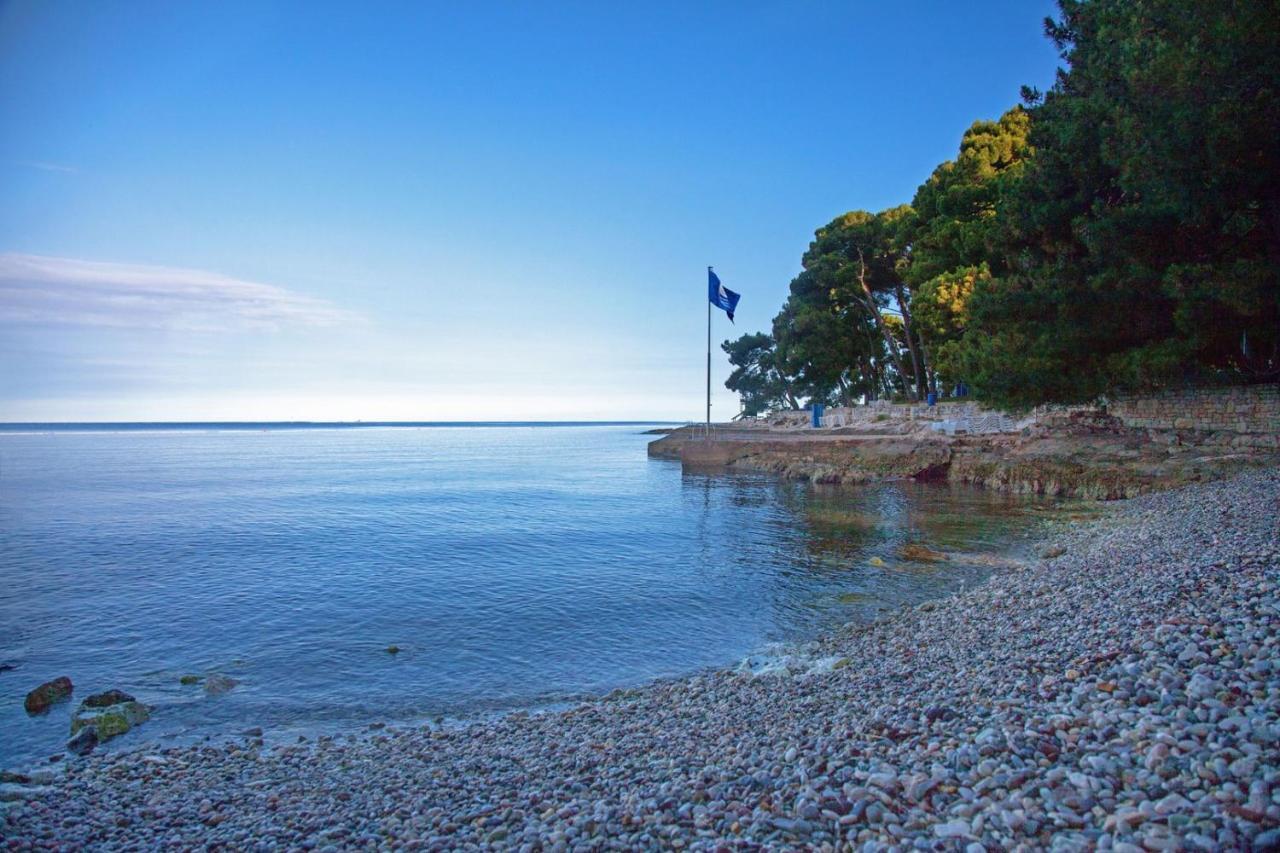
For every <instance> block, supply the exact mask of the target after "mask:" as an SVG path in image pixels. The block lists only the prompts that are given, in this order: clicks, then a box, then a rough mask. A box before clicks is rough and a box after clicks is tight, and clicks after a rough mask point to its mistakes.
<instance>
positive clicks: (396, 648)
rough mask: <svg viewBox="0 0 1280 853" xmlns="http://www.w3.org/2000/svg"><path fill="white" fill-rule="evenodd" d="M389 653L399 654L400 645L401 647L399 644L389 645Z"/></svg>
mask: <svg viewBox="0 0 1280 853" xmlns="http://www.w3.org/2000/svg"><path fill="white" fill-rule="evenodd" d="M387 654H389V655H398V654H400V647H399V646H387Z"/></svg>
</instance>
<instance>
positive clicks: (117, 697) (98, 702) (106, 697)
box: [80, 690, 134, 708]
mask: <svg viewBox="0 0 1280 853" xmlns="http://www.w3.org/2000/svg"><path fill="white" fill-rule="evenodd" d="M133 701H134V698H133V697H132V696H130V695H129V694H128V693H125V692H124V691H123V690H107V691H105V692H103V693H95V694H93V695H92V696H89V697H87V698H86V699H85V700H84V701H83V702H81V703H80V707H82V708H106V707H108V706H111V705H119V704H120V703H121V702H133Z"/></svg>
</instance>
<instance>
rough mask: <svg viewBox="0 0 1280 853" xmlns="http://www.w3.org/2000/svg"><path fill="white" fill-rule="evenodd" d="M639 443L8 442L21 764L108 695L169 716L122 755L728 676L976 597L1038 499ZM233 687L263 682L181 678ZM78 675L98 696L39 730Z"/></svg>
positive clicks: (6, 591) (590, 435)
mask: <svg viewBox="0 0 1280 853" xmlns="http://www.w3.org/2000/svg"><path fill="white" fill-rule="evenodd" d="M640 432H641V429H640V428H639V427H636V426H572V427H569V426H561V427H549V426H537V427H495V426H484V427H425V428H359V429H315V428H310V429H270V430H261V429H248V428H241V429H215V428H210V429H204V430H121V431H66V430H63V431H28V432H19V431H12V430H9V431H4V432H0V664H9V665H12V666H13V667H15V668H14V669H12V670H9V671H4V672H0V766H13V765H19V764H24V763H29V762H31V761H34V760H36V759H42V758H43V757H44V756H48V755H50V754H53V753H57V752H60V751H61V750H62V746H63V743H64V742H65V740H66V737H67V730H68V725H69V722H68V720H69V716H70V713H71V710H72V709H73V707H74V705H75V703H76V702H78V700H79V699H80V698H83V697H84V696H85V695H88V694H89V693H92V692H98V691H101V690H105V689H108V688H120V689H123V690H125V691H127V692H130V693H133V694H134V695H136V696H137V697H138V698H139V699H140V700H142V701H145V702H147V703H148V704H151V705H153V706H154V707H155V710H154V715H153V718H152V720H151V721H150V722H148V723H146V724H145V725H144V726H142V727H141V728H140V729H137V730H135V731H134V732H131V733H129V734H128V735H125V736H124V737H121V738H119V739H117V740H116V741H113V742H112V744H113V745H115V746H117V747H120V746H124V747H127V746H129V745H132V744H136V743H138V742H139V741H140V740H141V739H156V738H160V739H168V738H172V737H182V738H190V737H192V736H202V735H205V734H214V735H216V734H223V733H228V732H234V731H236V730H237V729H243V728H245V727H246V726H263V727H266V728H269V729H270V728H277V729H278V728H281V727H290V728H292V727H325V726H332V725H344V724H355V723H358V722H364V721H368V720H372V719H379V720H392V719H423V718H430V717H434V716H436V715H459V714H469V713H475V712H483V711H485V710H494V709H501V708H510V707H517V706H527V705H533V704H540V703H547V702H555V701H557V700H562V699H565V698H571V697H573V696H574V695H577V694H581V693H583V692H598V691H606V690H609V689H611V688H614V687H619V686H627V685H634V684H637V683H640V682H643V681H646V680H650V679H653V678H655V677H661V676H669V675H677V674H681V673H686V672H691V671H694V670H698V669H701V668H704V667H709V666H722V665H727V664H731V663H733V662H735V661H737V660H739V659H741V658H742V657H744V656H745V655H746V654H748V653H750V652H752V651H754V650H758V649H760V648H762V647H764V646H765V645H766V644H768V643H771V642H777V641H792V640H802V639H805V638H808V637H811V636H813V635H815V634H817V633H819V632H821V631H822V630H823V629H824V628H827V627H830V626H832V625H834V624H836V623H841V622H846V621H850V620H867V619H871V618H874V617H875V615H876V613H878V612H879V611H880V610H881V609H883V608H886V607H896V606H898V605H900V604H902V603H904V602H917V601H921V600H924V599H928V598H935V597H939V596H942V595H945V594H947V593H949V592H951V591H953V590H955V589H958V588H959V587H960V586H961V585H962V584H973V583H976V582H979V581H980V580H981V579H982V578H983V577H985V575H986V574H987V573H988V572H990V571H991V570H992V568H991V566H992V564H993V563H995V562H998V561H997V560H992V559H991V557H993V556H1000V555H1008V554H1011V553H1016V551H1017V543H1018V541H1019V538H1020V536H1021V535H1022V534H1023V533H1024V532H1025V531H1027V530H1028V529H1029V528H1030V527H1031V526H1032V525H1033V524H1034V523H1035V520H1036V519H1037V518H1038V517H1039V513H1038V511H1037V510H1038V508H1040V507H1043V503H1036V502H1034V501H1031V500H1028V499H1026V498H1015V497H1010V496H1002V495H996V494H993V493H988V492H983V491H979V490H970V489H955V488H949V487H946V486H937V485H918V484H910V483H904V484H885V485H877V486H870V487H860V488H847V489H842V488H833V487H811V486H807V485H803V484H797V483H788V482H781V481H778V480H774V479H771V478H767V477H758V476H724V477H708V476H703V475H685V474H682V473H681V470H680V466H679V464H678V463H673V462H669V461H663V460H652V459H649V458H647V457H646V455H645V444H646V442H648V441H650V440H652V438H653V437H652V436H645V435H641V434H640ZM912 544H922V545H925V546H927V547H928V548H930V549H933V550H934V551H937V552H942V553H945V554H947V555H948V556H949V558H948V559H945V560H936V559H930V558H929V556H930V555H928V554H926V553H921V552H916V553H912V551H911V550H910V549H906V550H904V547H905V546H908V545H912ZM391 644H394V645H396V646H398V647H399V648H400V650H401V651H400V652H399V654H396V655H391V654H388V653H387V651H386V648H387V646H388V645H391ZM211 672H219V673H224V674H227V675H230V676H232V677H234V678H236V679H239V680H240V684H239V686H237V687H236V689H235V690H233V691H232V692H231V693H228V694H226V695H222V696H214V697H210V696H206V695H205V693H204V691H203V690H202V688H201V687H200V686H199V685H194V686H183V685H181V684H179V677H180V676H181V675H183V674H187V673H190V674H197V675H204V674H207V673H211ZM58 675H68V676H70V677H71V679H72V681H73V682H75V684H76V698H75V699H73V701H72V702H69V703H63V704H62V705H60V706H57V707H55V709H54V710H53V711H51V712H50V713H49V714H46V715H44V716H40V717H28V716H27V714H26V713H25V712H24V710H23V708H22V699H23V697H24V695H25V694H26V692H27V691H28V690H30V689H31V688H33V687H35V686H36V685H37V684H39V683H41V682H43V681H45V680H48V679H50V678H53V677H55V676H58Z"/></svg>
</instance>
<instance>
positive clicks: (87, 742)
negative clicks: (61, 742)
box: [67, 726, 98, 755]
mask: <svg viewBox="0 0 1280 853" xmlns="http://www.w3.org/2000/svg"><path fill="white" fill-rule="evenodd" d="M97 745H98V730H97V728H95V727H94V726H84V727H83V728H81V729H80V731H78V732H76V734H75V737H73V738H71V740H69V741H67V751H68V752H74V753H75V754H76V755H88V754H89V753H90V752H93V748H94V747H95V746H97Z"/></svg>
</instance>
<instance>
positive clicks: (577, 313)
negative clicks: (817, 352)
mask: <svg viewBox="0 0 1280 853" xmlns="http://www.w3.org/2000/svg"><path fill="white" fill-rule="evenodd" d="M1053 12H1054V8H1053V5H1052V4H1051V3H1049V2H1039V0H991V1H990V2H974V3H955V2H923V0H921V1H920V2H911V0H907V1H906V2H896V3H884V2H862V0H844V2H805V0H795V1H794V2H751V0H745V2H744V0H737V2H723V3H722V2H662V0H653V2H644V3H626V4H623V3H599V2H553V0H546V2H537V3H517V2H487V3H454V2H449V3H428V2H412V3H409V2H406V3H397V2H391V0H378V2H373V3H351V2H343V3H328V2H319V0H310V2H293V3H280V2H270V1H269V0H252V2H235V0H224V2H218V3H172V2H167V0H165V2H147V0H130V2H116V0H101V1H100V2H94V3H84V2H79V0H70V1H69V2H64V0H7V2H5V0H0V198H2V199H3V203H0V421H10V422H12V421H120V420H128V421H136V420H142V421H145V420H163V421H174V420H579V419H587V420H597V419H604V420H613V419H627V420H632V419H634V420H647V419H662V420H676V421H684V420H701V418H702V417H703V414H704V406H705V391H706V388H705V383H706V378H705V370H706V334H707V329H706V322H707V321H706V316H707V314H706V305H707V302H706V267H707V266H708V265H714V266H715V269H716V272H717V274H718V275H719V276H720V279H721V280H722V281H723V283H724V284H725V285H726V286H727V287H729V288H732V289H733V290H736V291H738V292H739V293H741V294H742V301H741V303H740V305H739V306H738V311H737V316H736V324H731V323H730V322H729V321H728V319H727V318H726V317H725V316H724V314H723V313H722V312H719V311H717V312H716V315H715V316H714V317H713V321H712V322H713V328H712V336H713V344H714V349H713V353H712V368H713V369H712V386H713V410H712V412H713V417H714V418H716V419H727V418H728V417H730V416H731V415H733V414H735V413H736V412H737V411H738V404H737V400H736V397H735V395H733V394H732V393H731V392H729V391H728V390H727V389H725V388H724V386H723V383H724V380H725V378H726V377H727V376H728V374H729V371H730V366H729V364H728V361H727V359H726V357H725V355H724V353H723V352H721V351H720V348H719V343H720V342H721V341H723V340H725V339H727V338H731V337H737V336H738V335H740V334H743V333H745V332H752V331H757V330H764V329H768V328H769V327H770V325H771V320H772V318H773V316H774V315H775V314H776V313H777V311H778V309H779V308H780V306H781V304H782V302H783V300H784V299H785V298H786V294H787V286H788V284H789V282H790V280H791V278H792V277H793V276H794V275H795V274H796V273H797V272H798V271H799V264H800V256H801V254H802V253H803V252H804V250H805V248H806V247H807V245H808V243H809V240H810V239H811V238H812V236H813V231H814V230H815V229H816V228H818V227H820V226H821V225H823V224H825V223H827V222H828V221H830V220H831V219H832V218H834V217H835V216H837V215H839V214H841V213H843V212H845V211H848V210H854V209H868V210H880V209H882V208H885V207H889V206H892V205H896V204H901V203H904V202H908V201H910V200H911V197H912V195H913V194H914V192H915V189H916V187H917V186H919V185H920V183H922V182H923V181H924V180H925V179H926V178H927V177H928V175H929V173H930V172H931V171H932V170H933V168H934V167H935V166H937V165H938V164H939V163H941V162H943V161H944V160H947V159H949V158H951V157H953V156H954V155H955V152H956V150H957V149H958V146H959V142H960V137H961V135H962V134H963V132H964V130H965V129H966V128H967V127H968V126H969V125H970V124H971V123H972V122H973V121H975V120H978V119H992V118H996V117H998V116H999V115H1000V114H1001V113H1002V112H1004V111H1005V110H1006V109H1008V108H1009V107H1011V106H1012V105H1014V104H1015V103H1017V102H1018V99H1019V89H1020V87H1021V86H1022V85H1024V84H1026V85H1032V86H1037V87H1039V88H1047V86H1048V85H1049V84H1050V83H1051V82H1052V79H1053V74H1054V70H1055V69H1056V67H1057V66H1058V64H1059V60H1058V57H1057V55H1056V53H1055V51H1054V48H1053V46H1052V44H1051V43H1050V42H1049V41H1048V40H1047V39H1046V38H1045V37H1044V35H1043V20H1044V18H1045V17H1046V16H1047V15H1051V14H1053Z"/></svg>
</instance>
